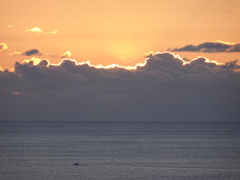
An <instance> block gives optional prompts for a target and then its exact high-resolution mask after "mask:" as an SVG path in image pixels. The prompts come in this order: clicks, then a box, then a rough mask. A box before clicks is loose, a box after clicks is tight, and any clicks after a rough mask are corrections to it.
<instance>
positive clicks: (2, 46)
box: [0, 43, 8, 52]
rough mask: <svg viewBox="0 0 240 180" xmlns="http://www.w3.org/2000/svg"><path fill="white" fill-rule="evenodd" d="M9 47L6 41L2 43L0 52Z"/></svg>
mask: <svg viewBox="0 0 240 180" xmlns="http://www.w3.org/2000/svg"><path fill="white" fill-rule="evenodd" d="M7 49H8V46H7V44H6V43H0V52H1V51H5V50H7Z"/></svg>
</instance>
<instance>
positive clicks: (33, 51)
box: [23, 49, 42, 56]
mask: <svg viewBox="0 0 240 180" xmlns="http://www.w3.org/2000/svg"><path fill="white" fill-rule="evenodd" d="M23 55H25V56H32V55H40V56H41V55H42V53H41V52H40V50H39V49H30V50H28V51H25V52H24V53H23Z"/></svg>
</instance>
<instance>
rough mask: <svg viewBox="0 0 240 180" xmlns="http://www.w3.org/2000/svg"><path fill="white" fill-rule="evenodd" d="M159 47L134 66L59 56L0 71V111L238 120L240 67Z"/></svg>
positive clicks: (66, 117) (16, 116) (38, 116)
mask: <svg viewBox="0 0 240 180" xmlns="http://www.w3.org/2000/svg"><path fill="white" fill-rule="evenodd" d="M239 68H240V67H239V66H238V65H237V63H236V61H234V62H229V63H226V64H216V63H214V62H208V61H207V60H206V59H205V58H201V57H199V58H197V59H195V60H193V61H191V62H190V63H188V64H184V62H183V61H182V60H181V59H180V58H179V57H177V56H174V55H173V54H171V53H157V54H154V55H151V56H149V57H148V58H147V60H146V64H145V65H143V66H138V67H137V68H136V70H127V69H124V68H120V67H115V68H111V69H104V68H99V69H98V68H96V67H94V66H90V65H89V64H76V62H75V61H73V60H64V61H62V62H61V63H60V64H59V65H55V66H54V65H50V64H49V62H48V61H46V60H43V61H41V62H40V63H39V64H38V65H33V63H31V62H30V63H28V64H27V63H23V64H21V63H16V65H15V71H14V72H8V71H1V72H0V83H1V84H0V88H1V91H0V98H1V104H0V106H1V107H0V119H1V120H7V121H10V120H25V121H26V120H45V121H56V120H61V121H240V109H239V108H240V72H239Z"/></svg>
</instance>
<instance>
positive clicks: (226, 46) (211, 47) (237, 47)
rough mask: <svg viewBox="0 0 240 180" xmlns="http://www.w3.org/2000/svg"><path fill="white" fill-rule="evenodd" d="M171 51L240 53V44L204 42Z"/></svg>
mask: <svg viewBox="0 0 240 180" xmlns="http://www.w3.org/2000/svg"><path fill="white" fill-rule="evenodd" d="M169 50H171V51H188V52H204V53H216V52H240V44H233V43H226V42H222V41H216V42H204V43H201V44H199V45H192V44H188V45H186V46H184V47H181V48H175V49H169Z"/></svg>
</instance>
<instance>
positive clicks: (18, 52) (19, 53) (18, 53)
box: [9, 51, 22, 56]
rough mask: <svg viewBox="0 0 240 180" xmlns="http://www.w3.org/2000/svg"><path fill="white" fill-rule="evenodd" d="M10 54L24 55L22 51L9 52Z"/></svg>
mask: <svg viewBox="0 0 240 180" xmlns="http://www.w3.org/2000/svg"><path fill="white" fill-rule="evenodd" d="M9 55H10V56H19V55H22V53H21V52H20V51H13V52H12V53H10V54H9Z"/></svg>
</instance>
